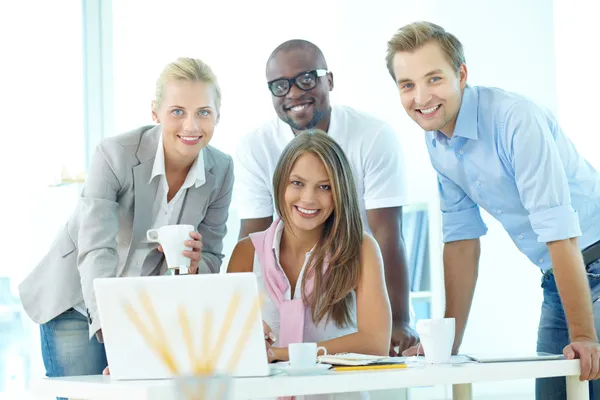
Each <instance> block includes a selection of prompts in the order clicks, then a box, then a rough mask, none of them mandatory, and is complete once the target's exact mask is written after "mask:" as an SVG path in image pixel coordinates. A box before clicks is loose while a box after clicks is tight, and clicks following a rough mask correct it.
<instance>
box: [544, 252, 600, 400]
mask: <svg viewBox="0 0 600 400" xmlns="http://www.w3.org/2000/svg"><path fill="white" fill-rule="evenodd" d="M586 269H587V275H588V281H589V283H590V290H591V292H592V298H591V301H592V307H593V311H594V320H595V325H596V332H600V301H598V299H599V298H600V260H596V261H594V262H593V263H592V264H590V265H589V266H588V267H587V268H586ZM542 288H543V289H544V301H543V303H542V314H541V318H540V326H539V329H538V342H537V351H543V352H546V353H553V354H562V352H563V349H564V347H565V346H566V345H568V344H569V342H570V340H569V330H568V326H567V319H566V317H565V312H564V309H563V307H562V302H561V300H560V296H559V294H558V289H557V288H556V280H555V278H554V274H549V273H546V274H544V276H543V277H542ZM535 397H536V399H537V400H563V399H566V398H567V394H566V383H565V378H564V377H558V378H541V379H537V380H536V383H535ZM590 400H600V381H597V380H596V381H592V382H590Z"/></svg>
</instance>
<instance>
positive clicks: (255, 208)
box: [235, 40, 418, 355]
mask: <svg viewBox="0 0 600 400" xmlns="http://www.w3.org/2000/svg"><path fill="white" fill-rule="evenodd" d="M266 77H267V86H268V89H269V90H270V92H271V95H272V100H273V107H274V108H275V112H276V113H277V116H278V118H276V119H273V120H272V121H269V122H267V123H265V124H264V125H262V126H261V127H260V128H258V129H256V130H255V131H253V132H251V133H250V134H248V135H246V136H245V137H243V138H242V140H241V142H240V143H239V146H238V151H237V160H236V163H235V166H236V171H235V174H236V183H235V188H236V189H235V190H236V195H235V197H236V199H237V203H238V213H239V215H240V218H241V227H240V239H241V238H244V237H246V236H248V235H249V234H250V233H253V232H259V231H263V230H266V229H267V228H268V227H269V226H270V224H271V223H272V221H273V214H274V211H275V210H274V206H273V185H272V177H273V172H274V170H275V166H276V165H277V161H278V160H279V156H280V155H281V153H282V152H283V149H284V148H285V146H286V145H287V144H288V143H289V142H290V141H291V140H292V139H293V138H294V135H296V134H297V133H298V132H300V131H303V130H307V129H315V128H316V129H320V130H323V131H325V132H327V133H328V134H329V135H330V136H331V137H332V138H334V139H335V140H336V141H337V142H338V143H339V144H340V146H341V147H342V148H343V149H344V152H345V153H346V156H347V157H348V159H349V160H350V163H351V165H352V168H353V172H354V177H355V180H356V186H357V191H358V195H359V201H360V205H361V214H362V219H363V223H364V226H365V229H366V230H367V231H368V232H370V233H372V234H373V236H374V237H375V239H376V240H377V242H378V244H379V247H380V249H381V252H382V255H383V261H384V265H385V274H386V282H387V288H388V293H389V297H390V303H391V305H392V316H393V334H392V343H391V346H390V354H391V355H396V351H395V350H394V347H399V348H400V351H402V350H403V349H405V348H408V347H410V346H411V345H412V344H413V343H415V342H416V340H417V339H418V338H417V335H416V333H415V332H414V331H413V330H412V329H411V328H410V326H409V324H410V300H409V290H410V288H409V279H408V270H407V266H406V259H405V250H404V243H403V240H402V205H403V204H405V202H406V193H405V191H406V189H405V188H406V185H405V178H404V171H403V165H402V156H401V149H400V143H399V141H398V138H397V135H396V133H395V132H394V130H393V129H392V128H391V126H390V125H388V124H387V123H385V122H383V121H380V120H378V119H376V118H374V117H372V116H370V115H368V114H365V113H363V112H361V111H358V110H355V109H352V108H350V107H346V106H340V105H334V106H332V105H331V104H330V102H329V92H330V91H332V90H333V74H332V73H331V72H330V71H329V70H328V68H327V63H326V61H325V57H324V56H323V53H322V52H321V50H320V49H319V48H318V47H317V46H316V45H314V44H313V43H311V42H308V41H305V40H290V41H287V42H284V43H282V44H281V45H279V46H278V47H277V48H276V49H275V50H274V51H273V52H272V53H271V56H270V57H269V60H268V61H267V66H266ZM390 182H393V184H390Z"/></svg>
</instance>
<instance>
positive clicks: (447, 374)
mask: <svg viewBox="0 0 600 400" xmlns="http://www.w3.org/2000/svg"><path fill="white" fill-rule="evenodd" d="M579 373H580V369H579V360H569V361H567V360H555V361H533V362H506V363H490V364H478V363H468V364H458V365H451V366H433V365H429V366H426V367H415V368H407V369H396V370H384V371H360V372H333V371H331V372H328V373H326V374H323V375H317V376H293V377H292V376H287V375H276V376H271V377H264V378H237V379H234V380H233V399H235V400H242V399H252V398H264V397H276V396H286V395H287V396H289V395H302V394H318V393H343V392H355V391H376V390H388V389H400V388H410V387H418V386H432V385H454V387H453V394H454V396H453V397H454V399H455V400H466V399H470V398H471V383H475V382H486V381H504V380H512V379H532V378H545V377H552V376H566V377H567V398H568V400H589V393H588V382H580V381H579ZM173 388H174V387H173V382H172V381H170V380H157V381H112V380H111V378H110V377H104V376H80V377H68V378H43V379H38V380H36V381H34V382H33V383H32V385H31V387H30V391H31V393H32V394H36V395H45V396H60V397H70V398H74V399H88V400H105V399H106V400H108V399H110V400H120V399H123V400H124V399H127V400H158V399H161V400H166V399H172V398H173V392H174V389H173Z"/></svg>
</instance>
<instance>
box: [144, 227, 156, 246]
mask: <svg viewBox="0 0 600 400" xmlns="http://www.w3.org/2000/svg"><path fill="white" fill-rule="evenodd" d="M146 239H148V241H149V242H153V243H156V242H158V241H159V229H148V231H147V232H146Z"/></svg>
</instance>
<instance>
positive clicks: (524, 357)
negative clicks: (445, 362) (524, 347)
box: [465, 352, 565, 363]
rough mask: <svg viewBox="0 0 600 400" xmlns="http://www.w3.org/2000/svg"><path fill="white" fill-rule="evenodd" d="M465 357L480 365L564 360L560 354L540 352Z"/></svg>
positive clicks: (467, 355)
mask: <svg viewBox="0 0 600 400" xmlns="http://www.w3.org/2000/svg"><path fill="white" fill-rule="evenodd" d="M465 356H466V357H468V358H470V359H471V360H473V361H477V362H480V363H493V362H516V361H542V360H564V358H565V356H563V355H562V354H551V353H541V352H538V353H536V352H531V353H528V352H525V353H508V354H465Z"/></svg>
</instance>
